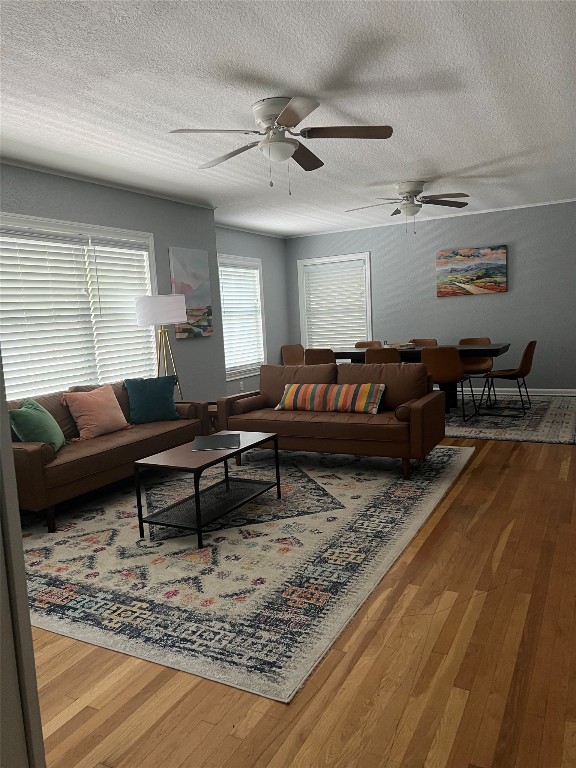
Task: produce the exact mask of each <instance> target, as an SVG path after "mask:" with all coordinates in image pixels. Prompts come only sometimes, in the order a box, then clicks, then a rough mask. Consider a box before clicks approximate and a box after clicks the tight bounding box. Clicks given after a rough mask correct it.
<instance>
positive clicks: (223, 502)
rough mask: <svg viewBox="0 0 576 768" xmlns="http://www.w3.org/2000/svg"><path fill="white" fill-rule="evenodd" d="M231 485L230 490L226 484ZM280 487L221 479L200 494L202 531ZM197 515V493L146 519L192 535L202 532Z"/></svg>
mask: <svg viewBox="0 0 576 768" xmlns="http://www.w3.org/2000/svg"><path fill="white" fill-rule="evenodd" d="M227 484H228V489H227V488H226V485H227ZM275 487H276V482H273V483H271V482H269V481H268V480H247V479H242V478H235V477H230V478H229V479H228V483H226V480H221V481H220V482H218V483H214V485H211V486H209V487H208V488H203V489H202V490H201V491H200V499H201V510H202V511H201V516H202V524H201V525H202V530H206V526H207V525H210V523H213V522H214V521H215V520H219V519H220V518H221V517H224V516H225V515H227V514H229V513H230V512H233V511H234V510H235V509H238V507H241V506H242V505H243V504H246V503H247V502H249V501H251V500H252V499H255V498H257V497H258V496H260V495H261V494H263V493H265V492H266V491H269V490H270V489H272V488H275ZM195 516H196V496H195V495H194V494H193V495H191V496H187V497H186V498H184V499H180V501H177V502H175V503H174V504H171V505H170V506H169V507H165V508H164V509H159V510H158V511H157V512H153V513H152V514H151V515H148V516H147V517H144V518H142V522H143V523H148V524H149V525H167V526H170V527H171V528H185V529H186V530H189V531H190V532H191V533H198V529H197V527H196V526H195V525H194V522H193V521H194V519H195Z"/></svg>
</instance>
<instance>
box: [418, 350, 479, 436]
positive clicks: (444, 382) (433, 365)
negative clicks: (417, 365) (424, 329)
mask: <svg viewBox="0 0 576 768" xmlns="http://www.w3.org/2000/svg"><path fill="white" fill-rule="evenodd" d="M421 359H422V362H423V363H424V365H425V366H426V367H427V368H428V375H429V376H430V377H431V378H432V381H433V382H434V384H438V386H439V387H440V389H450V388H453V387H457V386H458V384H460V396H461V398H462V420H463V421H468V419H469V418H471V416H476V414H477V413H478V409H477V407H476V398H475V397H474V390H473V389H472V382H471V381H470V376H468V375H467V374H466V373H464V368H463V366H462V360H461V358H460V355H459V354H458V350H457V349H456V347H444V346H441V347H424V349H423V350H422V358H421ZM465 381H467V382H468V384H469V385H470V394H471V396H472V405H473V407H474V413H473V414H470V415H468V416H467V415H466V409H465V403H464V382H465Z"/></svg>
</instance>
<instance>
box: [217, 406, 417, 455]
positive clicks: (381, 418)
mask: <svg viewBox="0 0 576 768" xmlns="http://www.w3.org/2000/svg"><path fill="white" fill-rule="evenodd" d="M228 429H231V430H247V431H252V432H275V433H276V434H277V435H279V436H280V437H295V438H321V439H328V440H347V441H349V442H350V450H349V451H348V453H354V445H353V442H354V440H359V441H361V440H381V441H383V442H394V443H402V442H404V443H405V442H407V441H408V440H409V437H410V427H409V425H408V424H406V423H405V422H401V421H399V420H398V419H397V418H396V416H395V415H394V413H393V412H386V413H375V414H372V413H334V412H332V413H327V412H322V411H277V410H275V409H274V408H262V409H260V410H258V411H252V412H251V413H245V414H239V415H238V416H230V417H229V418H228Z"/></svg>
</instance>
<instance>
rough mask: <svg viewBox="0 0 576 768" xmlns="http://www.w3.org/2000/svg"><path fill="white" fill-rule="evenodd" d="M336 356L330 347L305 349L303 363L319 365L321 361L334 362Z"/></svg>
mask: <svg viewBox="0 0 576 768" xmlns="http://www.w3.org/2000/svg"><path fill="white" fill-rule="evenodd" d="M335 362H336V356H335V355H334V351H333V350H332V349H305V350H304V365H321V364H322V363H335Z"/></svg>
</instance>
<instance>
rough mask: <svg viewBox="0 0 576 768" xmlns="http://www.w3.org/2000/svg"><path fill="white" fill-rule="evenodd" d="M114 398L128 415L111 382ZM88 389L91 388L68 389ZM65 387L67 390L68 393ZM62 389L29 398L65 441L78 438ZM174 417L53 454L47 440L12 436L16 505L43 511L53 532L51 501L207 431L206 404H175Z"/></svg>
mask: <svg viewBox="0 0 576 768" xmlns="http://www.w3.org/2000/svg"><path fill="white" fill-rule="evenodd" d="M112 387H113V389H114V393H115V395H116V399H117V400H118V402H119V404H120V407H121V408H122V411H123V413H124V416H125V417H126V419H127V420H128V419H129V415H130V406H129V403H128V394H127V392H126V390H125V389H124V388H123V385H122V382H115V383H113V384H112ZM72 389H73V390H75V391H79V390H90V389H94V387H93V386H86V387H73V388H71V390H72ZM71 390H69V391H71ZM62 394H63V393H62V392H53V393H51V394H48V395H41V396H38V397H34V400H35V401H36V402H37V403H39V404H40V405H42V406H43V407H44V408H46V410H47V411H49V412H50V413H51V414H52V416H53V417H54V418H55V419H56V421H57V422H58V424H59V425H60V427H61V429H62V431H63V432H64V437H65V438H66V440H67V441H72V440H73V439H74V438H77V437H78V430H77V428H76V424H75V422H74V419H73V418H72V414H71V413H70V411H69V409H68V407H67V406H66V405H63V404H62ZM21 403H22V401H21V400H13V401H11V402H8V403H7V407H8V409H9V410H11V409H13V408H19V407H20V405H21ZM176 409H177V411H178V413H179V415H180V417H181V418H180V419H175V420H173V421H155V422H151V423H149V424H135V425H134V426H133V427H132V428H131V429H123V430H120V431H119V432H112V433H111V434H108V435H100V436H99V437H95V438H93V439H92V440H80V441H78V442H70V443H69V444H68V445H65V446H63V447H62V448H60V450H59V451H58V453H56V452H55V451H54V449H53V448H52V446H51V445H48V444H47V443H23V442H19V441H18V438H17V437H16V436H15V435H14V433H13V434H12V439H13V443H12V447H13V449H14V464H15V468H16V482H17V487H18V500H19V505H20V508H21V509H25V510H29V511H32V512H40V511H43V512H44V513H45V514H46V518H47V521H48V530H49V531H55V530H56V520H55V510H54V505H55V504H58V503H59V502H62V501H66V500H67V499H71V498H74V497H75V496H79V495H80V494H82V493H87V492H88V491H93V490H95V489H96V488H100V487H101V486H103V485H107V484H108V483H112V482H115V481H116V480H121V479H122V478H124V477H129V476H130V475H131V474H132V473H133V471H134V462H135V461H137V460H138V459H143V458H145V457H146V456H151V455H152V454H154V453H158V452H160V451H165V450H167V449H168V448H174V447H175V446H177V445H182V443H186V442H188V441H189V440H193V439H194V437H195V436H196V435H205V434H208V432H209V431H210V430H209V422H208V404H207V403H204V402H182V403H176Z"/></svg>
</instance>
